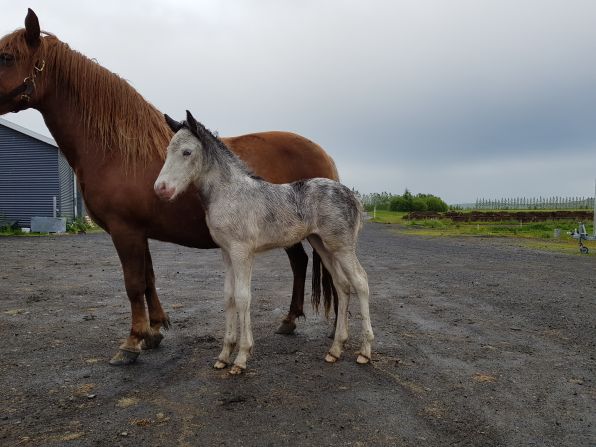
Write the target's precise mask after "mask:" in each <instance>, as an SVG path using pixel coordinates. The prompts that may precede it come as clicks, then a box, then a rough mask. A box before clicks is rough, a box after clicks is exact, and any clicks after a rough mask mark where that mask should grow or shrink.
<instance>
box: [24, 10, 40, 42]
mask: <svg viewBox="0 0 596 447" xmlns="http://www.w3.org/2000/svg"><path fill="white" fill-rule="evenodd" d="M40 33H41V31H40V29H39V19H38V18H37V16H36V15H35V13H34V12H33V10H32V9H31V8H29V11H28V12H27V17H25V40H26V41H27V45H29V46H30V47H31V48H36V47H37V46H38V45H39V43H40V41H41V37H40Z"/></svg>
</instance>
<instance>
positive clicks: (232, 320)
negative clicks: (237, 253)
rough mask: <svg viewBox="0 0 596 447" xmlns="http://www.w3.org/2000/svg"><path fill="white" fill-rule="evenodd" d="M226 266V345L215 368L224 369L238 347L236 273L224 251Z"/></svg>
mask: <svg viewBox="0 0 596 447" xmlns="http://www.w3.org/2000/svg"><path fill="white" fill-rule="evenodd" d="M222 254H223V259H224V264H225V268H226V278H225V281H224V306H225V317H226V332H225V334H224V344H223V349H222V350H221V353H220V354H219V357H217V362H215V365H213V367H214V368H217V369H222V368H225V367H226V366H227V365H229V364H230V355H231V354H232V351H234V347H235V346H236V336H237V334H236V320H237V319H238V315H236V302H235V301H234V271H233V270H232V263H231V261H230V256H229V255H228V253H227V252H226V251H225V250H222Z"/></svg>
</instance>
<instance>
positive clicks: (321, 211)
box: [207, 178, 362, 251]
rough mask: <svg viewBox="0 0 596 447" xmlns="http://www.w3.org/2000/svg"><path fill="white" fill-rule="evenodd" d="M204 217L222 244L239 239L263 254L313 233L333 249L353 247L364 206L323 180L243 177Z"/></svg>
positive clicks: (336, 184) (339, 186)
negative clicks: (275, 181) (273, 180)
mask: <svg viewBox="0 0 596 447" xmlns="http://www.w3.org/2000/svg"><path fill="white" fill-rule="evenodd" d="M207 219H208V224H209V227H210V228H211V230H212V233H213V234H212V235H213V237H214V239H215V240H216V242H217V243H218V244H220V245H221V244H227V243H229V241H236V242H240V241H242V242H245V243H248V244H250V245H251V249H252V250H254V251H264V250H268V249H271V248H275V247H280V246H285V247H287V246H290V245H293V244H295V243H297V242H298V241H301V240H303V239H306V237H308V236H310V235H312V234H316V235H319V236H320V237H321V239H322V240H323V241H325V244H326V245H328V247H329V249H330V250H335V249H336V248H338V247H343V246H346V245H348V246H351V245H355V244H356V238H357V236H358V232H359V231H360V229H361V225H362V206H361V204H360V201H359V200H358V199H357V198H356V196H355V195H354V193H353V192H352V191H351V190H350V189H349V188H347V187H346V186H344V185H342V184H341V183H339V182H336V181H333V180H329V179H325V178H315V179H308V180H300V181H297V182H293V183H286V184H281V185H278V184H272V183H269V182H266V181H264V180H262V179H254V178H245V179H243V181H240V182H234V183H232V184H230V185H227V187H226V191H225V193H224V194H222V195H221V196H220V200H218V201H215V202H214V203H212V204H210V207H209V211H208V217H207ZM218 239H221V240H218ZM226 241H227V242H226Z"/></svg>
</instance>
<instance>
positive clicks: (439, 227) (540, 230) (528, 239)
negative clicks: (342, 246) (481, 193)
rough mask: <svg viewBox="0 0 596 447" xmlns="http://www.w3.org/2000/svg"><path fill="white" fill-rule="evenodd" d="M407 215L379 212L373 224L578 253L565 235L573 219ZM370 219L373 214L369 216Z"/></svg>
mask: <svg viewBox="0 0 596 447" xmlns="http://www.w3.org/2000/svg"><path fill="white" fill-rule="evenodd" d="M406 214H407V213H404V212H394V211H378V210H377V212H376V214H375V217H374V218H372V219H371V221H372V222H378V223H386V224H398V225H399V227H398V228H399V231H402V232H405V233H409V234H415V235H422V236H483V237H513V238H520V239H522V240H523V241H524V244H525V245H527V246H529V247H531V248H540V249H546V250H554V251H558V252H565V253H578V254H579V249H578V241H577V240H576V239H573V238H571V237H570V236H569V235H568V234H567V232H568V231H573V229H574V228H577V226H578V223H577V222H575V221H572V220H557V221H545V222H535V223H520V222H517V221H508V222H507V221H505V222H453V221H451V220H450V219H423V220H406V219H404V216H405V215H406ZM369 215H370V216H371V217H372V212H370V213H369ZM556 228H558V229H560V230H561V236H560V237H559V238H555V237H554V233H555V229H556ZM586 230H587V232H588V234H592V224H586ZM586 246H587V247H588V248H590V251H591V253H590V254H593V253H596V242H591V241H588V242H586Z"/></svg>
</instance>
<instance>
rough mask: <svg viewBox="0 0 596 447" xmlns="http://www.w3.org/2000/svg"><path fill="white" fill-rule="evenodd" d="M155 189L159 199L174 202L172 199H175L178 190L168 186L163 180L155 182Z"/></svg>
mask: <svg viewBox="0 0 596 447" xmlns="http://www.w3.org/2000/svg"><path fill="white" fill-rule="evenodd" d="M153 189H154V190H155V194H157V197H159V198H160V199H162V200H172V197H174V194H175V193H176V188H174V187H172V186H168V185H167V183H166V182H164V181H163V180H162V181H157V182H155V185H153Z"/></svg>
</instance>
